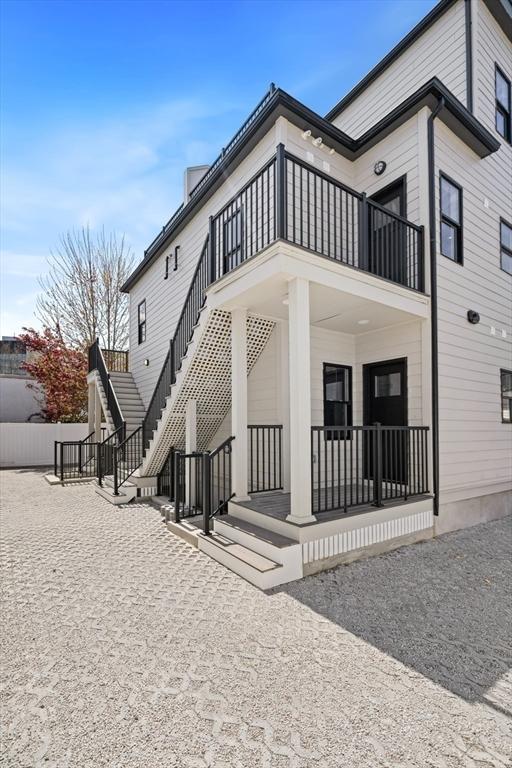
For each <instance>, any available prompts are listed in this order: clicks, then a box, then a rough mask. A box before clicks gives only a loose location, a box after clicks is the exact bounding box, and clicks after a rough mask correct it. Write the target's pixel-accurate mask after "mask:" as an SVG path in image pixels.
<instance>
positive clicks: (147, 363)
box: [144, 357, 149, 365]
mask: <svg viewBox="0 0 512 768" xmlns="http://www.w3.org/2000/svg"><path fill="white" fill-rule="evenodd" d="M144 365H149V360H148V359H147V357H146V359H145V360H144Z"/></svg>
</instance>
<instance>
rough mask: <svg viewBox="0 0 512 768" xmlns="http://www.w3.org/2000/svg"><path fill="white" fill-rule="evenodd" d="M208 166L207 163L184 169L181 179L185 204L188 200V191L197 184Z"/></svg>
mask: <svg viewBox="0 0 512 768" xmlns="http://www.w3.org/2000/svg"><path fill="white" fill-rule="evenodd" d="M209 168H210V166H209V165H193V166H191V167H190V168H186V169H185V174H184V179H183V202H184V203H185V205H186V204H187V203H188V201H189V200H190V193H191V192H192V190H193V189H194V187H196V186H197V185H198V184H199V182H200V181H201V179H202V178H203V176H204V175H205V173H206V172H207V171H208V170H209Z"/></svg>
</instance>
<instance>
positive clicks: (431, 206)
mask: <svg viewBox="0 0 512 768" xmlns="http://www.w3.org/2000/svg"><path fill="white" fill-rule="evenodd" d="M444 106H445V103H444V98H441V99H439V102H438V104H437V107H436V108H435V109H434V110H433V111H432V112H431V113H430V116H429V118H428V121H427V143H428V220H429V231H430V329H431V356H432V364H431V373H432V480H433V488H432V490H433V493H434V515H436V516H437V515H438V514H439V348H438V338H437V245H436V190H435V170H436V169H435V148H434V120H435V119H436V117H437V116H438V115H439V114H440V112H441V111H442V110H443V109H444Z"/></svg>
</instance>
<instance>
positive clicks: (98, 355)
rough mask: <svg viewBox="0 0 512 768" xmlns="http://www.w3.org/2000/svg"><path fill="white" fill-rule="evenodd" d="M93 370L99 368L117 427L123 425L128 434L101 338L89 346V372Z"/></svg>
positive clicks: (109, 408) (108, 406)
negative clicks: (100, 342) (106, 362)
mask: <svg viewBox="0 0 512 768" xmlns="http://www.w3.org/2000/svg"><path fill="white" fill-rule="evenodd" d="M93 370H97V371H98V373H99V376H100V380H101V383H102V385H103V391H104V393H105V397H106V398H107V408H108V410H109V411H110V414H111V416H112V421H113V422H114V427H115V429H116V430H118V429H119V428H120V427H123V429H124V430H125V434H126V422H125V420H124V418H123V414H122V412H121V407H120V405H119V401H118V399H117V395H116V393H115V390H114V387H113V386H112V382H111V381H110V374H109V372H108V369H107V366H106V364H105V359H104V357H103V354H102V351H101V347H100V344H99V339H96V341H95V342H94V343H93V344H91V346H90V347H89V373H90V372H91V371H93Z"/></svg>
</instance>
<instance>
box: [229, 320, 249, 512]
mask: <svg viewBox="0 0 512 768" xmlns="http://www.w3.org/2000/svg"><path fill="white" fill-rule="evenodd" d="M231 433H232V434H233V435H234V437H235V440H234V443H233V491H234V493H235V496H234V501H246V500H247V499H248V498H249V496H248V494H247V488H248V485H247V461H248V458H247V454H248V451H247V310H246V309H245V308H242V307H237V308H236V309H233V310H232V312H231Z"/></svg>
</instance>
